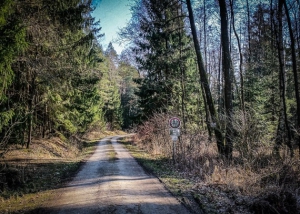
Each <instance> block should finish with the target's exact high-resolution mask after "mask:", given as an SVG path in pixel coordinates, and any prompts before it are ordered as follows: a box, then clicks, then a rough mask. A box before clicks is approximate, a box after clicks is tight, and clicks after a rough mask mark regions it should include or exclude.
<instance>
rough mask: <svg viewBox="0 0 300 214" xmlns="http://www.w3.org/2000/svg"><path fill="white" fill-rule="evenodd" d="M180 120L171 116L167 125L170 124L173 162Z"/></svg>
mask: <svg viewBox="0 0 300 214" xmlns="http://www.w3.org/2000/svg"><path fill="white" fill-rule="evenodd" d="M180 125H181V122H180V120H179V118H177V117H172V118H171V119H170V120H169V126H170V136H171V138H172V141H173V163H174V164H175V148H176V141H177V140H178V137H179V136H180V129H179V127H180Z"/></svg>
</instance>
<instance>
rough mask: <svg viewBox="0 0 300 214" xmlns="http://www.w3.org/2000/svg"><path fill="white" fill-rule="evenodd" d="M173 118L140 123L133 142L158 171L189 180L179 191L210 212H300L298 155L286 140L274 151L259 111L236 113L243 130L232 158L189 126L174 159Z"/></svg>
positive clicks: (163, 116) (145, 161) (238, 126)
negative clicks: (170, 123)
mask: <svg viewBox="0 0 300 214" xmlns="http://www.w3.org/2000/svg"><path fill="white" fill-rule="evenodd" d="M237 117H238V116H237ZM169 118H170V116H169V115H166V114H159V115H155V116H154V117H153V118H151V119H149V121H147V122H145V123H144V124H143V125H141V126H139V127H138V129H137V134H136V135H135V137H134V139H132V142H133V143H132V144H134V145H135V146H136V148H138V149H134V150H133V155H134V156H135V157H136V158H137V159H138V160H139V162H141V163H142V164H143V165H145V166H146V168H150V170H153V171H154V172H155V173H156V174H157V175H158V176H159V177H161V178H163V177H164V174H163V173H169V174H168V175H170V177H175V178H176V177H177V176H179V177H180V179H181V178H182V179H185V180H187V181H188V182H187V183H188V185H185V184H184V182H181V183H182V184H184V185H180V188H183V189H182V190H181V189H180V190H175V192H176V191H179V192H183V191H185V192H189V193H190V194H192V195H193V196H194V199H195V200H196V201H198V204H199V206H200V207H201V208H202V209H203V210H205V211H206V213H220V212H221V213H299V208H300V205H299V203H300V197H299V189H300V161H299V157H298V156H296V157H293V158H291V157H290V156H289V152H288V150H287V148H286V147H285V146H282V147H281V150H280V156H278V155H274V153H273V147H274V146H272V142H270V141H268V140H269V136H267V138H264V136H263V135H262V133H261V132H262V130H261V128H258V127H260V126H259V125H260V124H259V122H258V121H255V117H252V116H251V115H250V114H249V115H246V116H243V121H242V122H239V121H238V120H239V118H236V121H235V128H236V130H238V131H239V132H238V134H237V135H236V136H235V138H233V140H234V143H235V147H234V148H235V149H234V152H233V160H232V161H228V160H227V159H225V158H223V157H221V156H220V155H219V154H218V152H217V148H216V143H214V142H213V141H210V140H209V137H208V136H207V135H206V132H205V131H202V130H199V129H198V130H197V129H188V130H184V131H182V133H183V134H182V135H181V136H180V138H179V141H177V142H176V145H175V150H174V151H175V154H174V156H175V160H174V162H173V161H172V157H173V148H172V146H173V143H172V141H171V138H170V136H169V130H168V123H167V122H166V121H168V119H169ZM129 148H130V147H129ZM131 150H132V148H131ZM135 151H139V152H135ZM139 153H141V154H143V155H142V157H141V158H140V157H139V156H141V154H139ZM295 154H298V152H295ZM161 172H162V173H161ZM174 173H175V174H174ZM175 175H176V176H175ZM172 185H173V184H172V183H170V185H169V186H170V187H172ZM186 190H188V191H186Z"/></svg>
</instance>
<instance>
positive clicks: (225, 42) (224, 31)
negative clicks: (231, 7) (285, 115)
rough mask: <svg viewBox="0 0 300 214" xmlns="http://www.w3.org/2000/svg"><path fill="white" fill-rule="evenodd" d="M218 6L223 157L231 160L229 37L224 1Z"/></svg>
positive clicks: (231, 73) (220, 0) (220, 1)
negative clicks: (222, 96)
mask: <svg viewBox="0 0 300 214" xmlns="http://www.w3.org/2000/svg"><path fill="white" fill-rule="evenodd" d="M219 6H220V17H221V43H222V56H223V57H222V69H223V75H224V81H225V84H224V97H225V113H226V120H227V121H226V134H225V139H226V145H225V155H226V157H227V158H228V159H231V158H232V150H233V144H232V136H233V135H232V132H233V129H232V121H231V115H232V110H233V109H232V75H233V72H232V67H231V56H230V51H229V37H228V20H227V19H228V16H227V8H226V1H225V0H219Z"/></svg>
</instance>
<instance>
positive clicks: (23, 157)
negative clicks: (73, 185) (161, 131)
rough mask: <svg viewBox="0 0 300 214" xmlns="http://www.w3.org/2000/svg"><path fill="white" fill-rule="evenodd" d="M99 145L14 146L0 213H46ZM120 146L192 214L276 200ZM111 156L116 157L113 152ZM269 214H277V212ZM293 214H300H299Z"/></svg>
mask: <svg viewBox="0 0 300 214" xmlns="http://www.w3.org/2000/svg"><path fill="white" fill-rule="evenodd" d="M116 134H124V133H122V132H119V133H111V132H106V133H102V134H101V135H99V134H97V133H95V134H94V135H93V134H92V135H90V136H89V139H101V138H103V137H105V136H109V135H111V136H112V135H116ZM98 142H99V140H89V141H88V140H86V141H84V142H81V143H79V145H73V144H69V143H65V142H63V141H62V140H61V139H60V138H58V137H54V138H50V139H47V140H42V139H36V140H34V141H33V143H32V145H31V147H30V149H25V148H22V147H20V146H16V147H12V148H11V149H10V150H9V152H8V153H7V154H6V155H5V158H2V159H1V160H0V164H1V165H0V166H1V167H2V169H1V170H0V213H42V212H43V209H40V207H41V205H43V204H45V203H46V202H48V201H50V200H53V198H55V197H56V196H57V191H58V189H59V188H62V187H63V186H65V185H66V184H67V183H68V182H70V180H71V179H72V178H73V177H74V175H75V174H76V173H77V172H78V170H79V168H80V167H81V166H82V164H83V163H85V162H86V160H87V159H88V158H89V157H91V156H92V154H93V153H94V151H95V149H96V145H97V143H98ZM120 142H121V143H123V144H124V145H125V146H126V148H127V149H128V150H129V151H130V153H131V155H132V156H133V157H134V158H135V159H136V160H137V162H138V163H139V164H140V165H141V166H143V168H144V169H145V170H146V171H148V172H149V173H150V174H153V175H155V176H156V177H157V178H158V179H159V180H160V181H161V183H163V184H164V186H165V187H166V188H167V189H168V190H169V191H170V192H171V193H172V194H173V195H174V196H175V197H176V198H177V199H178V200H179V201H181V203H183V204H184V205H185V206H186V207H187V208H188V209H189V210H190V211H192V212H194V213H202V212H203V213H245V214H247V213H262V212H260V211H261V210H263V207H266V206H269V207H270V209H271V210H272V206H273V205H272V204H271V203H270V201H275V202H276V200H277V199H276V196H277V195H276V194H274V195H273V196H274V197H269V198H262V197H257V196H249V195H248V196H247V195H245V194H241V193H240V192H239V190H238V189H237V190H233V189H232V188H226V186H224V185H223V184H222V183H219V184H218V183H215V184H214V185H212V184H211V183H208V182H205V181H204V180H202V179H197V176H195V175H193V174H192V173H190V172H188V171H185V170H181V169H179V167H178V166H177V165H176V164H177V163H176V162H175V163H173V162H172V160H170V159H169V158H166V157H163V156H159V155H153V154H150V153H148V152H146V151H144V150H142V149H141V148H140V147H139V146H137V145H136V144H135V143H134V142H133V140H132V139H131V138H127V139H126V138H124V139H123V140H120ZM111 155H112V157H111V158H114V157H113V156H114V154H111ZM5 174H6V175H7V176H6V177H4V175H5ZM271 196H272V195H271ZM298 196H299V194H298ZM285 198H286V200H285V203H286V204H285V206H287V205H288V204H289V201H288V200H289V196H288V195H286V196H285ZM293 200H294V198H293ZM295 203H296V204H297V203H298V205H299V203H300V197H298V199H297V201H296V202H294V203H291V204H292V205H293V206H294V207H295ZM253 205H254V206H253ZM278 206H281V205H280V204H278ZM276 208H278V207H276ZM298 208H299V206H298ZM199 210H201V211H199ZM277 210H278V209H277ZM290 210H293V209H290ZM269 213H276V210H275V211H274V212H269ZM277 213H278V212H277ZM281 213H285V212H281ZM286 213H287V212H286ZM290 213H291V212H290ZM292 213H300V212H299V210H295V212H292Z"/></svg>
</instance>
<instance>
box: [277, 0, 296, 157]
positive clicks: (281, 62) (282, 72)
mask: <svg viewBox="0 0 300 214" xmlns="http://www.w3.org/2000/svg"><path fill="white" fill-rule="evenodd" d="M282 9H283V0H278V14H277V16H278V17H277V18H278V33H277V46H278V47H277V51H278V60H279V88H280V97H281V105H282V109H281V111H282V114H281V115H282V116H280V117H279V124H280V120H281V117H283V118H282V119H283V120H284V125H285V129H286V131H285V133H286V135H287V138H288V142H287V146H288V147H289V149H290V152H291V156H293V148H292V143H291V141H292V139H291V131H290V127H289V124H288V117H287V107H286V96H285V94H286V92H285V90H286V89H285V88H286V86H285V66H284V52H283V51H284V50H283V32H282V12H283V11H282ZM277 133H279V132H277Z"/></svg>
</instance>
